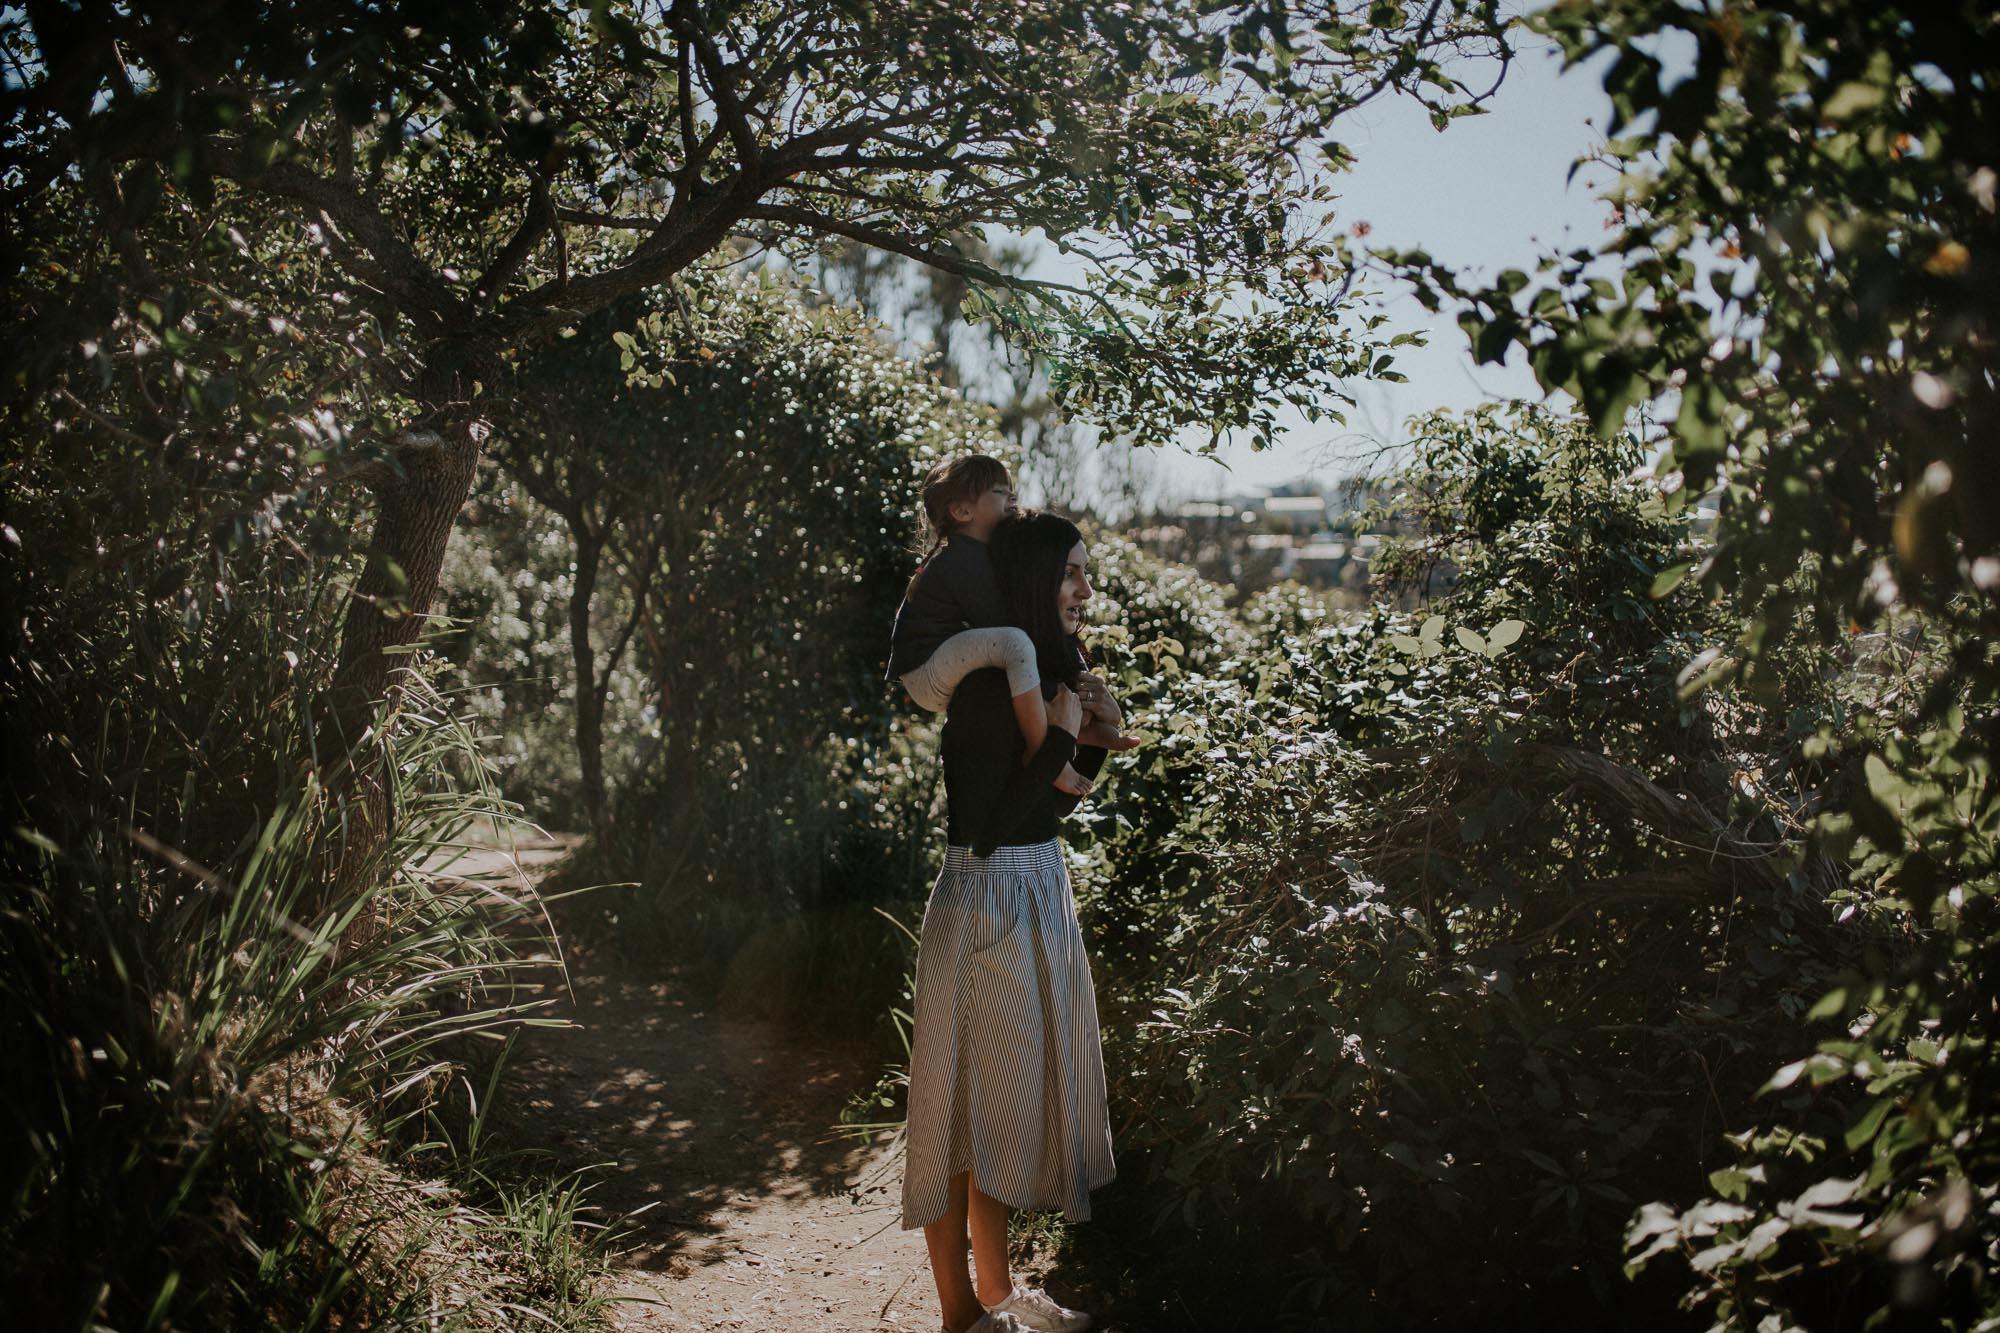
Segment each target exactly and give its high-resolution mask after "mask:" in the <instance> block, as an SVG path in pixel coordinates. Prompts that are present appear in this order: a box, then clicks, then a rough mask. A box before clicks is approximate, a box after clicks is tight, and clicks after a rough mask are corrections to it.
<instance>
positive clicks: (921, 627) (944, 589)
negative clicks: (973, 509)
mask: <svg viewBox="0 0 2000 1333" xmlns="http://www.w3.org/2000/svg"><path fill="white" fill-rule="evenodd" d="M1006 623H1007V612H1006V609H1005V608H1004V607H1003V606H1001V604H1000V583H999V580H997V579H996V578H994V576H993V558H992V556H990V555H989V554H988V553H987V550H986V543H985V542H982V541H979V540H977V539H975V538H972V537H968V536H966V535H965V534H964V533H962V532H961V533H959V534H958V535H956V536H954V537H952V538H951V539H950V540H948V541H946V542H945V544H944V546H943V547H942V548H940V549H939V551H938V553H937V554H936V555H933V556H932V557H931V558H930V559H928V560H926V561H924V563H923V565H922V566H921V567H920V568H919V569H918V570H917V577H916V581H915V583H914V584H913V585H912V587H911V588H910V591H909V593H908V595H906V596H905V597H904V598H903V604H902V605H901V606H899V607H897V608H896V626H895V628H894V629H892V630H890V631H889V679H890V680H901V679H902V678H903V677H904V676H907V675H909V674H910V673H911V672H912V671H915V670H916V669H917V668H918V667H920V666H922V665H923V664H924V663H926V662H928V661H930V660H931V654H932V653H934V652H936V651H937V650H938V646H939V645H940V644H942V643H943V642H944V641H945V640H946V639H949V638H950V637H951V636H952V635H954V634H956V633H958V632H959V631H960V630H967V629H990V628H992V627H993V626H995V625H1004V624H1006Z"/></svg>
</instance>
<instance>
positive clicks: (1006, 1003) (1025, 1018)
mask: <svg viewBox="0 0 2000 1333" xmlns="http://www.w3.org/2000/svg"><path fill="white" fill-rule="evenodd" d="M913 1018H914V1019H915V1024H914V1032H913V1034H912V1043H911V1051H910V1101H909V1147H908V1156H907V1159H906V1161H905V1163H904V1168H903V1227H904V1229H905V1230H909V1229H912V1228H915V1227H921V1226H925V1225H927V1224H929V1223H931V1222H935V1221H937V1220H938V1219H939V1218H941V1217H943V1216H944V1214H945V1211H946V1208H947V1206H948V1195H949V1190H950V1182H951V1178H952V1177H953V1176H955V1175H957V1174H959V1173H960V1172H962V1171H970V1172H971V1173H972V1179H973V1183H974V1184H976V1185H977V1186H978V1188H979V1190H980V1192H981V1193H983V1194H986V1195H987V1196H989V1197H991V1198H994V1199H998V1200H999V1201H1000V1202H1002V1203H1004V1204H1007V1205H1008V1206H1010V1207H1013V1208H1024V1209H1027V1208H1060V1209H1062V1211H1063V1215H1064V1216H1065V1217H1067V1218H1069V1219H1070V1220H1072V1221H1082V1220H1083V1219H1085V1218H1087V1217H1089V1216H1090V1191H1091V1190H1093V1189H1096V1188H1097V1187H1098V1186H1100V1185H1103V1184H1105V1183H1106V1182H1107V1181H1109V1180H1110V1179H1111V1178H1112V1176H1113V1175H1115V1174H1116V1173H1117V1172H1116V1167H1115V1166H1114V1165H1113V1163H1112V1160H1111V1122H1110V1117H1109V1115H1108V1113H1107V1111H1106V1107H1105V1100H1104V1053H1103V1050H1102V1049H1101V1047H1100V1045H1099V1038H1098V1030H1097V995H1096V992H1095V991H1094V990H1093V989H1092V987H1091V983H1090V963H1089V961H1088V960H1087V959H1086V958H1085V957H1084V953H1083V933H1082V931H1080V930H1079V929H1078V928H1077V924H1076V902H1075V899H1074V898H1073V897H1072V896H1071V894H1070V886H1069V872H1068V871H1067V870H1066V869H1065V867H1064V865H1063V853H1062V843H1061V841H1060V840H1058V839H1055V838H1051V839H1050V840H1049V841H1047V842H1044V843H1038V844H1036V845H1034V846H1031V847H1002V848H999V849H998V850H997V851H995V852H994V854H993V855H992V856H989V857H985V858H983V859H982V858H980V857H976V856H974V855H973V854H972V853H971V852H970V851H969V850H968V849H966V848H964V847H952V848H950V849H949V850H948V851H947V852H946V854H945V863H944V873H943V874H941V875H939V876H938V882H937V885H936V886H935V887H934V888H933V889H932V890H931V898H930V903H929V905H928V906H926V907H925V909H924V925H923V934H922V936H921V937H920V939H919V943H918V948H917V989H916V1006H915V1013H914V1015H913Z"/></svg>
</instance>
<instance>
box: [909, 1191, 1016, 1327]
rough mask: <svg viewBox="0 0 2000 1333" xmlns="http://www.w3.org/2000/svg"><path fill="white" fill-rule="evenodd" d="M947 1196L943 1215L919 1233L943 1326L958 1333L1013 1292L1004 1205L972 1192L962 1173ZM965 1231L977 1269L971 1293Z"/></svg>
mask: <svg viewBox="0 0 2000 1333" xmlns="http://www.w3.org/2000/svg"><path fill="white" fill-rule="evenodd" d="M949 1197H950V1204H949V1206H948V1207H947V1208H946V1210H945V1215H944V1216H943V1217H941V1218H939V1219H938V1220H937V1221H935V1222H933V1223H931V1224H930V1225H929V1226H927V1227H925V1228H924V1245H925V1247H926V1248H928V1249H929V1250H930V1252H931V1278H932V1279H933V1280H934V1281H935V1282H936V1283H937V1289H938V1308H939V1309H940V1310H941V1311H943V1313H944V1326H945V1327H946V1328H948V1329H951V1330H952V1333H961V1331H962V1330H964V1329H967V1328H970V1327H972V1326H973V1325H974V1324H976V1323H978V1322H979V1317H980V1316H981V1315H983V1314H985V1313H986V1307H987V1306H989V1305H998V1304H999V1303H1000V1302H1002V1301H1004V1300H1006V1299H1007V1297H1008V1296H1009V1295H1011V1294H1012V1293H1013V1290H1014V1275H1013V1273H1012V1272H1011V1271H1010V1270H1009V1269H1008V1266H1007V1205H1006V1204H1004V1203H1001V1202H1000V1201H999V1200H998V1199H994V1198H989V1197H988V1196H987V1195H985V1194H984V1193H982V1192H981V1191H980V1190H978V1189H977V1188H975V1187H974V1186H973V1184H972V1176H971V1173H970V1172H966V1171H961V1172H959V1173H958V1174H957V1175H955V1176H953V1177H952V1178H951V1194H950V1196H949ZM968 1231H969V1232H970V1233H971V1240H972V1257H973V1262H974V1264H975V1265H976V1266H977V1267H978V1270H979V1285H978V1287H977V1288H976V1289H975V1288H974V1286H973V1283H972V1274H971V1273H970V1272H969V1271H968V1270H967V1267H966V1262H965V1242H966V1238H967V1232H968Z"/></svg>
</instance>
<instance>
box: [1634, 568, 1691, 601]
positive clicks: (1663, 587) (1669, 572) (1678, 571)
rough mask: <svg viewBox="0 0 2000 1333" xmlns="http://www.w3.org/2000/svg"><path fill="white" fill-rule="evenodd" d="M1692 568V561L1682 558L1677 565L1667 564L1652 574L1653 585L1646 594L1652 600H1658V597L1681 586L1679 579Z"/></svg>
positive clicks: (1685, 575) (1683, 577)
mask: <svg viewBox="0 0 2000 1333" xmlns="http://www.w3.org/2000/svg"><path fill="white" fill-rule="evenodd" d="M1693 568H1694V561H1692V560H1683V561H1681V562H1680V563H1679V564H1678V565H1668V566H1667V567H1666V568H1665V569H1663V570H1661V571H1660V572H1659V573H1658V574H1657V575H1655V576H1654V578H1653V586H1652V588H1651V590H1650V591H1648V592H1647V594H1646V595H1647V596H1649V597H1651V598H1652V599H1653V600H1654V601H1658V600H1659V599H1660V598H1662V597H1665V596H1666V595H1667V594H1668V593H1670V592H1672V591H1673V590H1674V589H1675V588H1678V587H1680V586H1681V580H1683V579H1685V578H1686V577H1687V575H1688V571H1689V570H1690V569H1693Z"/></svg>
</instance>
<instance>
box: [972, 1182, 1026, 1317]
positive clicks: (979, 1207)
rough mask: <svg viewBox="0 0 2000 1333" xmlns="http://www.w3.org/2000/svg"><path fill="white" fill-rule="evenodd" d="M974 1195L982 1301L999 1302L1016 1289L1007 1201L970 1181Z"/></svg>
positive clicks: (974, 1249) (974, 1235)
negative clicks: (1010, 1258)
mask: <svg viewBox="0 0 2000 1333" xmlns="http://www.w3.org/2000/svg"><path fill="white" fill-rule="evenodd" d="M969 1188H970V1192H971V1195H972V1199H971V1206H970V1208H969V1209H968V1210H967V1211H968V1221H969V1222H970V1224H971V1230H972V1259H973V1263H974V1264H975V1265H976V1266H977V1267H978V1269H979V1287H978V1292H979V1303H980V1304H981V1305H998V1304H999V1303H1000V1302H1002V1301H1004V1300H1006V1299H1007V1298H1008V1297H1009V1296H1011V1295H1012V1294H1013V1292H1014V1275H1013V1274H1012V1273H1010V1272H1009V1271H1008V1269H1007V1205H1006V1204H1004V1203H1002V1202H1000V1201H999V1200H998V1199H995V1198H992V1197H990V1196H988V1195H986V1194H984V1193H982V1192H981V1191H980V1188H979V1186H978V1185H976V1184H970V1185H969Z"/></svg>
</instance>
